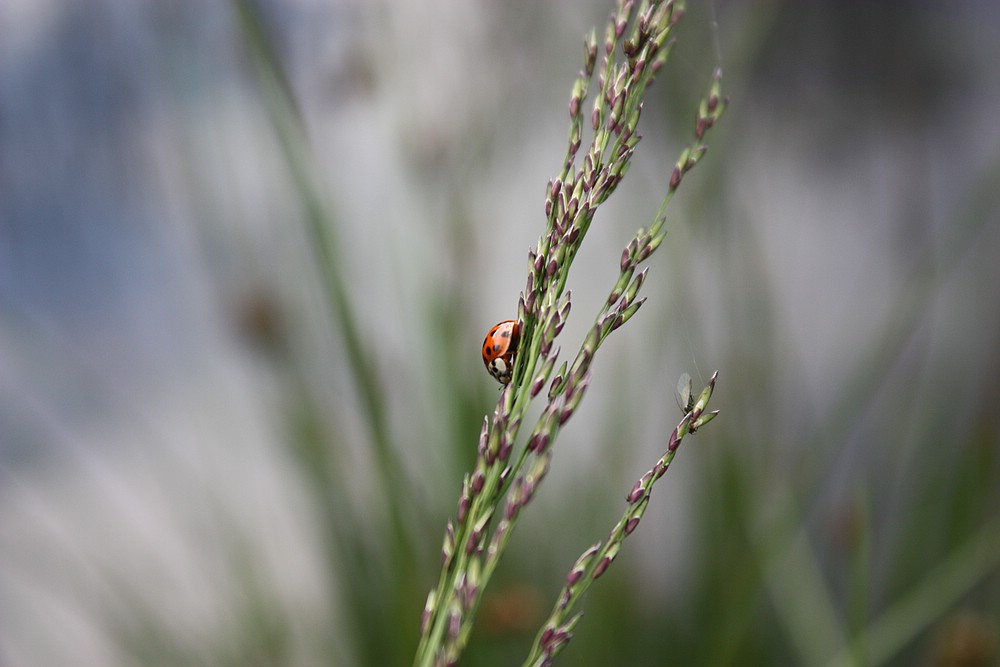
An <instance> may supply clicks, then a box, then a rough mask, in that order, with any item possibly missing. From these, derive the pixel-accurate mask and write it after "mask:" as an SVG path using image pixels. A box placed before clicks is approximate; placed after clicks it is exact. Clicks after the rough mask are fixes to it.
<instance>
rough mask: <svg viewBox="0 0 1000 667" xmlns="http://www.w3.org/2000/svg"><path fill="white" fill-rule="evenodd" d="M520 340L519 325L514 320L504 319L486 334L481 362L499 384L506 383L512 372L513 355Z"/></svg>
mask: <svg viewBox="0 0 1000 667" xmlns="http://www.w3.org/2000/svg"><path fill="white" fill-rule="evenodd" d="M520 342H521V326H520V325H519V324H518V323H517V322H516V321H514V320H504V321H503V322H501V323H500V324H498V325H496V326H495V327H493V328H492V329H490V332H489V333H488V334H486V340H484V341H483V363H484V364H486V370H488V371H489V372H490V375H492V376H493V377H495V378H496V380H497V382H499V383H500V384H508V383H509V382H510V378H511V376H512V375H513V374H514V355H515V354H517V346H518V343H520Z"/></svg>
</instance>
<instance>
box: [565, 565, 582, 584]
mask: <svg viewBox="0 0 1000 667" xmlns="http://www.w3.org/2000/svg"><path fill="white" fill-rule="evenodd" d="M582 578H583V570H576V569H574V570H570V571H569V574H567V575H566V585H567V586H572V585H573V584H575V583H576V582H578V581H580V579H582Z"/></svg>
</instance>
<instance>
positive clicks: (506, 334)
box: [500, 331, 510, 338]
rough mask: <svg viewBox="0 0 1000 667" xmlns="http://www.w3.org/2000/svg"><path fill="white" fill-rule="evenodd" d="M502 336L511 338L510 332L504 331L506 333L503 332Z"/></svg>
mask: <svg viewBox="0 0 1000 667" xmlns="http://www.w3.org/2000/svg"><path fill="white" fill-rule="evenodd" d="M500 335H501V336H502V337H504V338H510V331H504V332H503V333H502V334H500Z"/></svg>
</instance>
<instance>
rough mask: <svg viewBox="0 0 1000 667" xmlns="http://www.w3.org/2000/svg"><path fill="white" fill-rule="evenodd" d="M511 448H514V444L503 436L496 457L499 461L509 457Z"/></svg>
mask: <svg viewBox="0 0 1000 667" xmlns="http://www.w3.org/2000/svg"><path fill="white" fill-rule="evenodd" d="M512 449H514V445H512V444H511V442H510V439H509V438H506V437H505V438H504V439H503V442H502V443H501V444H500V451H499V453H498V455H497V458H499V459H500V461H506V460H507V459H508V458H509V457H510V452H511V450H512Z"/></svg>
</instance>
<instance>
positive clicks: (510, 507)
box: [503, 498, 520, 521]
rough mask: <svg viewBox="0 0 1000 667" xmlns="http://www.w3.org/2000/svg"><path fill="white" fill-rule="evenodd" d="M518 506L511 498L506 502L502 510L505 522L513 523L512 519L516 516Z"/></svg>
mask: <svg viewBox="0 0 1000 667" xmlns="http://www.w3.org/2000/svg"><path fill="white" fill-rule="evenodd" d="M519 507H520V506H519V505H518V503H517V501H516V500H514V499H513V498H511V499H510V500H508V501H507V504H506V505H505V506H504V508H503V516H504V518H505V519H507V521H513V520H514V517H515V516H517V510H518V508H519Z"/></svg>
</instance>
